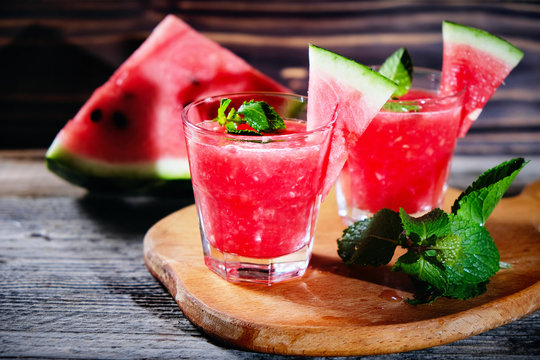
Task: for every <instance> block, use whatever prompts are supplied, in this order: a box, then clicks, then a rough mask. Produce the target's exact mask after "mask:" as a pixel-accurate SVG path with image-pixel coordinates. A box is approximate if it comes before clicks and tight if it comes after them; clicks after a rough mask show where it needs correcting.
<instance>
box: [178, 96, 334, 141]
mask: <svg viewBox="0 0 540 360" xmlns="http://www.w3.org/2000/svg"><path fill="white" fill-rule="evenodd" d="M251 95H253V96H257V95H259V96H269V97H285V98H290V99H300V102H305V103H307V101H308V97H307V96H305V95H300V94H295V93H284V92H272V91H242V92H233V93H223V94H219V95H212V96H207V97H203V98H200V99H198V100H195V101H192V102H191V103H189V104H187V105H186V106H185V107H184V108H183V109H182V114H181V117H182V123H183V124H184V126H187V127H189V128H190V129H192V130H194V131H196V132H198V133H200V134H207V135H210V136H220V137H225V138H230V139H233V140H245V141H250V142H258V140H260V142H261V143H266V142H270V141H273V140H277V139H279V140H281V141H287V140H289V141H291V140H295V139H298V138H304V137H306V136H309V135H312V134H317V133H321V132H324V131H326V130H327V129H330V128H331V127H332V126H333V124H334V123H335V122H336V121H337V117H334V118H333V119H331V120H330V122H329V123H327V124H325V125H321V126H319V127H317V128H315V129H312V130H306V131H302V132H295V133H290V134H273V135H272V134H270V135H261V136H254V135H239V134H230V133H227V132H223V133H222V132H217V131H214V130H211V129H207V128H204V127H201V126H198V125H197V124H194V123H193V122H191V121H189V119H188V112H189V111H190V110H191V109H192V108H195V107H196V106H198V105H200V104H204V103H211V102H215V101H217V102H219V101H220V100H221V99H222V98H226V97H228V98H232V97H239V96H245V97H249V96H251ZM246 100H248V99H246ZM249 100H251V99H249ZM253 100H256V101H257V99H253ZM216 115H217V114H216ZM209 120H210V119H209ZM290 120H299V119H290ZM302 122H305V123H306V124H307V119H306V120H302ZM263 139H264V140H263Z"/></svg>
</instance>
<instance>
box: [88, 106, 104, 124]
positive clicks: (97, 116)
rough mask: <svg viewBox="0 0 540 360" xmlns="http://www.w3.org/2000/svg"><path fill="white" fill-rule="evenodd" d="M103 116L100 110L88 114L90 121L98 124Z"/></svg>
mask: <svg viewBox="0 0 540 360" xmlns="http://www.w3.org/2000/svg"><path fill="white" fill-rule="evenodd" d="M102 116H103V114H102V113H101V110H100V109H96V110H94V111H92V112H91V113H90V120H91V121H92V122H98V121H99V120H101V117H102Z"/></svg>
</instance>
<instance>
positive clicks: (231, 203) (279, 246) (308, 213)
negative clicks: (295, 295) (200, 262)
mask: <svg viewBox="0 0 540 360" xmlns="http://www.w3.org/2000/svg"><path fill="white" fill-rule="evenodd" d="M286 123H287V128H288V131H287V133H298V132H303V131H305V124H303V123H297V122H293V121H287V122H286ZM204 124H205V125H206V126H207V127H208V128H209V129H213V128H215V127H216V123H215V122H205V123H204ZM214 130H215V129H214ZM218 131H221V132H223V131H222V130H220V129H218ZM323 135H324V134H318V135H317V136H323ZM227 138H232V136H229V135H227V134H223V136H213V137H210V138H207V137H205V139H204V141H203V140H201V139H198V138H197V137H196V136H193V137H191V138H190V139H188V143H187V144H188V153H189V156H190V164H191V174H192V183H193V190H194V193H195V197H196V201H197V203H198V205H199V217H200V223H201V224H202V225H201V226H203V233H204V234H205V236H206V239H207V241H208V242H209V243H210V244H211V245H212V246H213V247H215V248H217V249H218V250H219V251H222V252H226V253H231V254H235V255H239V256H246V257H252V258H275V257H278V256H283V255H286V254H290V253H293V252H296V251H298V250H300V249H302V248H303V247H305V246H308V244H309V243H310V241H311V239H312V237H313V232H314V224H315V220H316V214H317V211H318V205H319V202H320V195H319V192H320V187H321V184H320V182H321V181H320V176H321V167H322V166H321V164H322V161H323V155H324V154H323V153H324V151H323V149H324V148H325V147H324V145H325V142H326V141H322V142H321V141H312V140H306V139H304V138H299V139H298V138H297V140H294V141H272V142H268V143H263V144H261V143H258V142H249V141H231V140H226V139H227ZM251 138H252V139H253V140H254V141H261V140H264V138H265V137H251ZM326 138H328V136H326ZM244 139H245V137H244Z"/></svg>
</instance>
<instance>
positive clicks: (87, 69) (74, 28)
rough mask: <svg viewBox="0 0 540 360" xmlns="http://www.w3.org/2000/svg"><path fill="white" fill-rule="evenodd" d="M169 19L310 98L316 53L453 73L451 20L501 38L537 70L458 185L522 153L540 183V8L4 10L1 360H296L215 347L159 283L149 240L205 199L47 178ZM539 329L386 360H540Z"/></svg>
mask: <svg viewBox="0 0 540 360" xmlns="http://www.w3.org/2000/svg"><path fill="white" fill-rule="evenodd" d="M168 13H174V14H176V15H178V16H179V17H181V18H182V19H184V20H185V21H186V22H188V23H189V24H190V25H191V26H193V27H194V28H195V29H197V30H199V31H201V32H202V33H204V34H205V35H207V36H209V37H210V38H212V39H214V40H215V41H217V42H219V43H220V44H222V45H223V46H225V47H227V48H229V49H230V50H232V51H233V52H235V53H236V54H238V55H239V56H241V57H242V58H244V59H245V60H247V61H248V62H249V63H251V64H252V65H253V66H255V67H256V68H258V69H260V70H261V71H263V72H264V73H266V74H268V75H269V76H271V77H273V78H275V79H277V80H278V81H280V82H281V83H283V84H285V85H287V86H289V87H290V88H291V89H293V90H295V91H297V92H300V93H305V91H306V87H307V77H306V76H307V72H306V68H307V44H308V43H309V42H313V43H315V44H318V45H320V46H324V47H327V48H329V49H332V50H334V51H338V52H340V53H342V54H344V55H346V56H349V57H352V58H354V59H356V60H358V61H360V62H362V63H365V64H374V63H379V62H380V61H382V59H384V58H385V57H386V56H387V55H389V54H390V53H391V52H393V51H394V50H395V49H397V48H399V47H400V46H407V47H408V48H409V50H410V52H411V54H412V57H413V60H414V62H415V64H416V65H419V66H426V67H433V68H440V66H441V55H442V43H441V21H442V20H443V19H447V20H451V21H456V22H460V23H464V24H468V25H471V26H476V27H480V28H483V29H486V30H488V31H490V32H493V33H496V34H498V35H500V36H502V37H505V38H506V39H508V40H509V41H511V42H512V43H514V44H515V45H516V46H518V47H520V48H521V49H523V50H524V51H525V58H524V59H523V61H522V63H521V64H520V65H519V66H518V68H517V69H516V70H515V71H514V72H512V74H511V75H510V77H509V78H508V81H507V82H506V85H505V86H504V87H503V88H501V89H500V90H499V91H498V92H497V94H496V95H495V98H493V99H492V100H491V101H490V103H489V104H488V106H487V107H486V108H485V111H484V113H483V114H482V115H481V117H480V118H479V120H478V121H477V123H476V124H475V125H474V126H473V128H472V129H471V131H470V132H469V134H468V135H467V137H466V138H465V139H462V140H460V142H459V144H458V149H457V153H458V155H459V156H458V160H459V161H457V164H458V165H459V166H457V167H456V168H455V169H454V168H453V170H452V175H451V179H450V185H451V186H454V187H457V188H464V187H465V186H467V185H468V184H469V183H470V181H472V180H473V179H474V178H476V176H477V175H478V173H479V172H480V169H485V168H486V167H488V166H493V165H495V164H496V163H498V162H499V160H500V159H501V158H504V159H506V158H508V157H509V156H513V155H515V156H526V157H528V158H532V159H533V161H531V163H530V164H529V165H528V166H527V169H525V170H524V171H523V172H522V174H520V176H519V177H518V179H516V182H515V183H518V189H520V188H521V187H522V186H523V185H524V184H528V183H530V182H531V181H534V180H536V179H538V178H539V177H540V171H539V170H534V169H535V167H536V168H538V165H537V164H538V161H539V159H540V101H539V100H540V66H539V65H540V36H539V35H540V21H539V19H540V2H532V1H521V2H504V1H479V0H469V1H454V2H450V1H393V0H381V1H348V0H341V1H320V0H311V1H307V0H277V1H271V0H265V1H258V0H257V1H256V0H250V1H248V0H239V1H209V0H208V1H207V0H201V1H173V0H126V1H112V0H85V1H83V0H72V1H70V0H0V358H46V359H52V358H56V359H68V358H70V359H71V358H80V359H83V358H85V359H96V358H100V359H105V358H110V359H113V358H114V359H136V358H137V359H139V358H145V359H163V358H197V359H247V358H251V359H263V360H270V359H285V358H286V357H280V356H271V355H267V354H257V353H250V352H245V351H241V350H238V349H231V348H230V347H229V346H227V345H224V344H221V343H220V342H218V341H216V340H214V339H210V338H207V337H206V336H203V334H202V333H201V332H200V331H198V330H197V328H195V327H194V326H193V325H192V324H191V323H190V322H189V321H188V320H187V319H186V318H185V317H184V316H183V315H182V312H181V311H180V309H179V308H178V306H177V305H176V303H175V302H174V299H173V297H172V296H171V295H170V294H169V293H168V292H167V290H166V289H165V288H164V287H163V286H161V285H160V284H159V282H158V281H156V280H155V279H154V278H152V276H151V275H150V273H149V272H148V271H147V270H146V268H145V266H144V260H143V257H142V238H143V236H144V234H145V232H146V231H147V229H148V228H149V227H150V226H152V225H153V224H154V223H155V222H156V221H157V220H159V219H161V218H162V217H164V216H166V215H168V214H170V213H171V212H173V211H175V210H177V209H179V208H181V207H183V206H185V205H188V204H191V203H193V198H192V194H186V196H185V198H178V199H131V198H129V199H124V198H119V197H102V196H99V195H95V194H88V193H86V192H85V191H84V190H83V189H81V188H77V187H75V186H71V185H69V184H67V183H66V182H63V181H61V180H60V179H59V178H57V177H56V176H54V175H53V174H51V173H50V172H48V171H47V170H46V169H45V166H44V162H43V154H44V152H43V149H44V148H46V147H47V146H48V145H49V144H50V142H51V141H52V139H53V138H54V136H55V135H56V133H57V132H58V131H59V130H60V128H61V127H62V126H63V125H64V123H65V122H66V121H67V120H68V119H70V118H71V117H72V116H73V115H74V114H75V113H76V112H77V110H78V109H79V108H80V106H81V105H82V104H83V103H84V102H85V100H86V99H87V98H88V97H89V96H90V94H91V93H92V91H93V90H94V89H95V88H96V87H97V86H99V85H101V84H102V83H103V82H105V81H106V80H107V79H108V77H109V76H110V75H111V74H112V72H113V71H114V69H116V68H117V67H118V66H119V65H120V64H121V63H122V62H123V61H124V60H125V59H126V58H127V57H128V56H129V55H130V54H131V53H132V52H133V51H134V50H135V49H136V48H137V47H138V46H139V44H140V43H141V42H142V41H143V40H144V39H145V38H146V37H147V36H148V34H149V33H150V31H151V30H152V29H153V28H154V26H155V25H156V24H157V23H158V22H159V21H160V20H161V19H162V18H163V17H164V16H165V15H166V14H168ZM6 149H11V150H6ZM14 149H15V150H14ZM17 149H19V150H17ZM20 149H36V150H20ZM527 170H532V171H530V172H529V173H528V175H526V174H525V173H526V171H527ZM525 175H526V176H525ZM539 319H540V312H536V313H534V314H533V315H531V316H528V317H526V318H524V319H521V320H517V321H514V322H512V323H510V324H507V325H505V326H502V327H499V328H497V329H493V330H491V331H488V332H486V333H483V334H480V335H477V336H473V337H471V338H468V339H464V340H461V341H457V342H455V343H452V344H448V345H442V346H438V347H434V348H430V349H424V350H419V351H414V352H410V353H406V354H392V355H387V356H376V357H374V358H376V359H381V360H382V359H385V360H386V359H388V360H396V359H400V360H401V359H411V360H412V359H415V360H416V359H425V360H439V359H440V360H443V359H448V358H452V359H479V358H480V359H486V360H487V359H489V360H493V359H499V360H503V359H504V360H506V359H509V358H512V359H518V358H519V359H531V358H536V359H538V358H539V357H540V331H539V327H540V322H539ZM362 358H363V357H362ZM287 359H288V358H287Z"/></svg>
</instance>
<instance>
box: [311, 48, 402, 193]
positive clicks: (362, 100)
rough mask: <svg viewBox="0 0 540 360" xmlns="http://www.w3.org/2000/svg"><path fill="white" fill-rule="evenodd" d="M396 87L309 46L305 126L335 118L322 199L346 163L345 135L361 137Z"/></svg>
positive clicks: (318, 124) (343, 60)
mask: <svg viewBox="0 0 540 360" xmlns="http://www.w3.org/2000/svg"><path fill="white" fill-rule="evenodd" d="M396 88H397V85H396V84H395V83H394V82H393V81H391V80H388V79H387V78H385V77H384V76H382V75H381V74H379V73H377V72H375V71H373V70H371V69H370V68H368V67H366V66H364V65H360V64H358V63H357V62H355V61H353V60H351V59H348V58H346V57H343V56H341V55H338V54H335V53H333V52H331V51H328V50H325V49H323V48H320V47H317V46H315V45H310V46H309V84H308V99H309V101H308V113H307V117H308V119H307V127H308V129H315V128H317V127H319V126H323V125H326V124H328V123H329V122H330V121H331V120H332V118H333V117H334V116H335V117H336V123H335V125H334V129H333V134H332V139H331V143H330V152H329V155H328V161H327V164H328V165H327V166H328V167H327V169H326V172H325V173H326V175H325V177H324V179H323V196H326V195H327V194H328V192H329V191H330V189H331V188H332V186H333V184H334V183H335V181H336V179H337V177H338V175H339V173H340V171H341V169H342V168H343V165H344V164H345V162H346V160H347V137H348V134H350V133H355V134H358V135H360V134H362V133H363V132H364V130H366V128H367V126H368V125H369V123H370V122H371V120H372V119H373V118H374V117H375V115H376V114H377V113H378V112H379V110H380V109H381V107H382V106H383V105H384V104H385V103H386V101H387V100H388V99H389V98H390V96H391V95H392V93H393V92H394V91H395V90H396Z"/></svg>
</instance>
